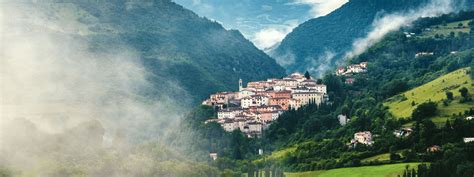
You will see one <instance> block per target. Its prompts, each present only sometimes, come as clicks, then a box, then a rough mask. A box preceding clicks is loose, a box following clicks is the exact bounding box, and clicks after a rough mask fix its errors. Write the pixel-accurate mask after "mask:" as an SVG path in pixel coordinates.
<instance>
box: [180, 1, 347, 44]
mask: <svg viewBox="0 0 474 177" xmlns="http://www.w3.org/2000/svg"><path fill="white" fill-rule="evenodd" d="M173 1H174V2H176V3H178V4H181V5H183V6H184V7H186V8H188V9H191V10H192V11H194V12H196V13H197V14H198V15H200V16H205V17H207V18H209V19H212V20H215V21H218V22H219V23H221V24H222V25H223V26H224V27H225V28H227V29H238V30H239V31H241V32H242V34H244V36H245V37H246V38H247V39H250V40H251V41H253V42H254V44H255V45H256V46H257V47H259V48H260V49H265V48H269V47H272V46H274V45H275V44H277V43H279V42H280V41H281V40H282V39H283V38H284V37H285V36H286V34H287V33H289V32H291V30H292V29H293V28H294V27H296V26H297V25H298V24H300V23H303V22H304V21H306V20H309V19H311V18H314V17H318V16H323V15H326V14H328V13H330V12H332V11H334V10H335V9H337V8H339V7H340V6H342V5H343V4H345V3H346V2H347V1H348V0H173Z"/></svg>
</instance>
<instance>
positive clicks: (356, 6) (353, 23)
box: [271, 0, 472, 73]
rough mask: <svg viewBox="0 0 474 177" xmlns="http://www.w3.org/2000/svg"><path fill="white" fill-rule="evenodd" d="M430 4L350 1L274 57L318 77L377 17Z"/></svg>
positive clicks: (302, 29)
mask: <svg viewBox="0 0 474 177" xmlns="http://www.w3.org/2000/svg"><path fill="white" fill-rule="evenodd" d="M427 2H429V0H422V1H411V0H401V1H391V0H351V1H349V2H348V3H346V4H345V5H343V6H342V7H340V8H339V9H337V10H335V11H334V12H332V13H330V14H328V15H327V16H323V17H319V18H315V19H311V20H309V21H306V22H305V23H303V24H301V25H299V26H298V27H296V28H295V29H294V30H293V31H292V32H291V33H289V34H288V35H287V36H286V37H285V39H284V40H283V41H282V42H281V44H280V45H279V47H278V48H277V49H275V50H274V51H272V53H271V55H272V56H273V57H274V58H276V59H277V61H279V63H281V64H282V65H283V66H284V67H285V68H286V69H287V70H288V71H304V70H310V71H312V72H313V73H319V72H321V71H323V70H325V69H327V68H329V67H331V66H334V65H335V63H336V62H337V61H338V60H339V59H341V58H342V57H343V55H344V53H345V52H347V51H348V50H350V49H351V47H352V44H353V42H354V40H355V39H358V38H362V37H365V36H366V35H367V33H368V32H369V30H371V28H372V24H373V23H374V20H376V19H377V18H378V17H381V16H383V15H385V14H390V13H394V12H397V13H398V12H400V13H402V12H407V11H409V10H411V9H414V8H416V7H419V6H420V5H423V4H425V3H427ZM460 3H461V2H460ZM469 3H472V2H469Z"/></svg>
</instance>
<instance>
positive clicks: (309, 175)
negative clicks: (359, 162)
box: [286, 163, 419, 177]
mask: <svg viewBox="0 0 474 177" xmlns="http://www.w3.org/2000/svg"><path fill="white" fill-rule="evenodd" d="M418 164H419V163H400V164H391V165H380V166H365V167H353V168H339V169H333V170H327V171H311V172H302V173H287V174H286V176H287V177H340V176H344V177H396V176H397V175H401V174H402V172H403V170H404V169H405V167H406V166H407V165H409V166H410V167H411V168H413V167H415V166H417V165H418Z"/></svg>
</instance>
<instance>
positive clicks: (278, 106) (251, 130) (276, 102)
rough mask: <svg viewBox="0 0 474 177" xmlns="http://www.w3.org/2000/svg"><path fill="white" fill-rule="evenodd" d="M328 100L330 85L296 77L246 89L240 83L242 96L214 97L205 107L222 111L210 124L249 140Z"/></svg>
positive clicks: (213, 95) (256, 84)
mask: <svg viewBox="0 0 474 177" xmlns="http://www.w3.org/2000/svg"><path fill="white" fill-rule="evenodd" d="M327 99H328V96H327V88H326V85H323V84H321V83H318V82H317V81H315V80H314V79H312V78H311V77H307V76H305V75H303V74H301V73H293V74H291V75H289V76H287V77H284V78H282V79H267V80H266V81H255V82H249V83H247V87H245V88H244V87H243V84H242V80H239V91H238V92H220V93H216V94H212V95H210V97H209V98H208V99H207V100H205V101H203V103H202V104H203V105H208V106H212V107H214V108H216V109H217V110H218V111H217V119H210V120H207V121H206V123H209V122H217V123H219V124H220V125H221V126H222V127H223V128H224V130H225V131H229V132H231V131H234V130H236V129H240V131H242V132H243V133H245V134H246V135H247V136H248V137H256V136H257V137H258V136H260V135H261V133H262V131H263V129H265V128H266V127H268V125H269V124H270V123H271V122H272V121H274V120H276V119H277V118H278V117H279V116H280V115H281V114H282V113H283V112H284V111H287V110H289V109H295V110H296V109H299V108H301V107H302V106H304V105H307V104H310V103H312V104H317V105H319V104H321V103H323V102H325V101H327Z"/></svg>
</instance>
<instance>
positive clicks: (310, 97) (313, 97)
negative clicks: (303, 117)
mask: <svg viewBox="0 0 474 177" xmlns="http://www.w3.org/2000/svg"><path fill="white" fill-rule="evenodd" d="M292 97H293V99H295V100H299V101H300V102H301V105H307V104H309V103H315V104H317V105H320V104H321V103H322V102H323V99H324V94H323V93H320V92H316V91H308V92H298V93H293V94H292Z"/></svg>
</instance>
